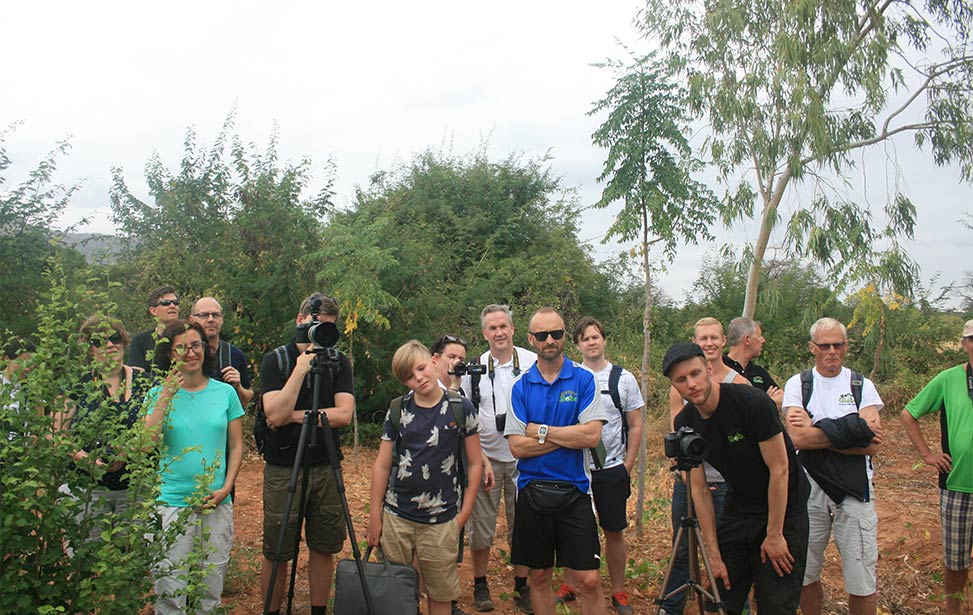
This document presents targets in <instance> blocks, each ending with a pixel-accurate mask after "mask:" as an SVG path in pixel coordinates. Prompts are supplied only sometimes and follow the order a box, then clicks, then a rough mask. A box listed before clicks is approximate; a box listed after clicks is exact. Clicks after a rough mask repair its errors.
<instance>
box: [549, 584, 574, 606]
mask: <svg viewBox="0 0 973 615" xmlns="http://www.w3.org/2000/svg"><path fill="white" fill-rule="evenodd" d="M576 599H577V596H575V595H574V589H572V588H571V586H570V585H568V584H567V583H561V587H559V588H558V589H557V593H556V594H554V602H555V604H564V603H565V602H574V601H575V600H576Z"/></svg>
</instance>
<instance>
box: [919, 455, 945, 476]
mask: <svg viewBox="0 0 973 615" xmlns="http://www.w3.org/2000/svg"><path fill="white" fill-rule="evenodd" d="M922 460H923V461H924V462H925V463H926V465H927V466H932V467H934V468H936V469H937V470H939V471H940V472H941V473H942V474H948V473H949V472H950V471H951V470H952V469H953V458H952V457H950V456H949V455H947V454H946V453H929V454H928V455H926V456H924V457H923V458H922Z"/></svg>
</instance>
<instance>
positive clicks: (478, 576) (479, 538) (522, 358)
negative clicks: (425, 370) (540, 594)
mask: <svg viewBox="0 0 973 615" xmlns="http://www.w3.org/2000/svg"><path fill="white" fill-rule="evenodd" d="M480 325H481V326H482V328H483V337H484V339H486V341H487V343H488V344H489V345H490V349H489V350H488V351H486V352H484V353H483V354H482V355H481V356H480V363H482V364H484V365H486V367H487V375H486V376H485V377H483V378H482V379H481V380H480V395H479V399H475V398H474V399H473V402H474V403H475V404H477V408H478V409H479V413H480V446H481V447H482V450H483V454H484V455H486V457H487V458H488V459H489V461H490V466H491V467H492V469H493V472H492V475H493V477H494V483H493V486H492V488H490V487H486V486H485V485H484V488H482V489H480V490H479V491H478V492H477V494H476V503H475V505H474V506H473V515H472V517H471V518H470V522H469V524H468V527H469V536H470V537H469V544H470V556H471V557H470V559H472V560H473V606H474V607H476V610H478V611H492V610H493V608H494V604H493V598H492V597H491V596H490V588H489V585H488V584H487V567H488V565H489V563H490V547H491V546H493V537H494V535H495V534H496V529H497V513H498V512H499V510H500V497H501V495H502V496H503V500H504V512H505V514H506V517H507V544H508V546H510V545H512V544H513V527H514V503H515V502H516V499H517V487H516V484H515V479H516V472H517V462H516V459H514V456H513V454H512V453H511V452H510V444H509V443H508V442H507V440H505V439H504V437H503V429H504V426H505V424H506V418H507V415H508V411H509V409H510V390H511V388H512V387H513V384H514V380H516V379H517V378H518V377H519V376H520V375H521V374H522V373H524V372H526V371H527V370H528V369H530V367H531V366H532V365H533V364H534V361H536V360H537V355H536V354H534V353H533V352H531V351H529V350H526V349H524V348H520V347H519V346H515V345H514V320H513V312H512V311H511V309H510V306H509V305H499V304H495V303H494V304H490V305H488V306H486V307H484V308H483V310H482V311H481V312H480ZM462 383H463V389H464V390H466V391H469V392H470V394H471V395H472V394H473V389H472V381H471V379H470V377H469V376H468V375H467V376H463V381H462ZM488 479H489V476H488V475H487V474H485V475H484V480H488ZM513 572H514V589H513V594H512V595H513V600H514V604H516V605H517V607H518V608H519V609H520V610H522V611H524V612H525V613H533V612H534V610H533V607H532V606H531V598H530V587H529V586H528V585H527V568H526V567H524V566H517V565H515V566H514V571H513Z"/></svg>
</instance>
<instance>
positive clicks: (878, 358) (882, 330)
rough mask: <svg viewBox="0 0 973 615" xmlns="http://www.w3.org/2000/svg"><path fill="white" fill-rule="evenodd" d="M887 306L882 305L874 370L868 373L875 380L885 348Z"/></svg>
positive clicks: (873, 363)
mask: <svg viewBox="0 0 973 615" xmlns="http://www.w3.org/2000/svg"><path fill="white" fill-rule="evenodd" d="M886 327H887V323H886V322H885V307H884V306H883V307H882V317H881V319H879V321H878V346H876V347H875V359H874V361H873V362H872V372H871V373H870V374H868V379H869V380H871V381H872V382H875V374H877V373H878V364H879V362H881V360H882V350H884V349H885V329H886Z"/></svg>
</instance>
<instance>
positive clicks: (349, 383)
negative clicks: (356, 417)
mask: <svg viewBox="0 0 973 615" xmlns="http://www.w3.org/2000/svg"><path fill="white" fill-rule="evenodd" d="M298 354H299V351H298V350H297V345H296V344H294V342H291V343H290V344H288V345H287V357H288V362H289V364H290V366H291V371H292V372H293V370H294V366H295V365H296V364H297V357H298ZM260 382H261V387H262V388H261V390H262V392H263V393H267V392H268V391H279V390H281V389H282V388H284V383H285V382H286V379H284V378H282V377H281V373H280V369H279V367H278V365H277V353H275V352H268V353H267V354H265V355H264V359H263V364H262V366H261V369H260ZM313 387H314V375H313V374H312V373H308V375H307V376H306V377H305V378H304V383H303V384H302V385H301V392H300V393H298V395H297V404H296V405H295V406H294V409H295V410H310V409H311V398H312V396H313V395H314V388H313ZM335 393H348V394H350V395H354V394H355V377H354V374H353V373H352V370H351V362H350V361H349V360H348V357H346V356H345V355H343V354H341V353H340V352H339V353H338V368H337V369H336V370H334V378H333V380H332V378H331V377H330V376H329V375H328V374H327V373H325V374H324V375H323V376H322V377H321V389H320V391H319V395H318V408H321V409H323V408H331V407H333V406H334V396H335ZM315 429H316V430H317V432H318V433H317V435H318V445H317V446H315V447H314V448H312V449H311V455H310V457H309V458H308V463H309V464H310V465H319V464H324V463H328V449H327V446H326V443H325V441H324V430H323V429H322V428H320V427H315ZM332 433H333V434H334V445H335V450H337V451H338V461H341V460H342V459H344V456H343V455H342V454H341V449H340V448H339V447H338V430H337V429H335V430H332ZM300 437H301V424H300V423H290V424H288V425H286V426H284V427H281V428H280V429H278V430H276V431H272V430H269V429H268V430H267V435H266V441H265V444H264V450H263V453H264V460H265V461H266V462H267V463H269V464H272V465H281V466H289V465H293V464H294V458H295V452H296V450H297V444H298V441H299V440H300Z"/></svg>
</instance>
